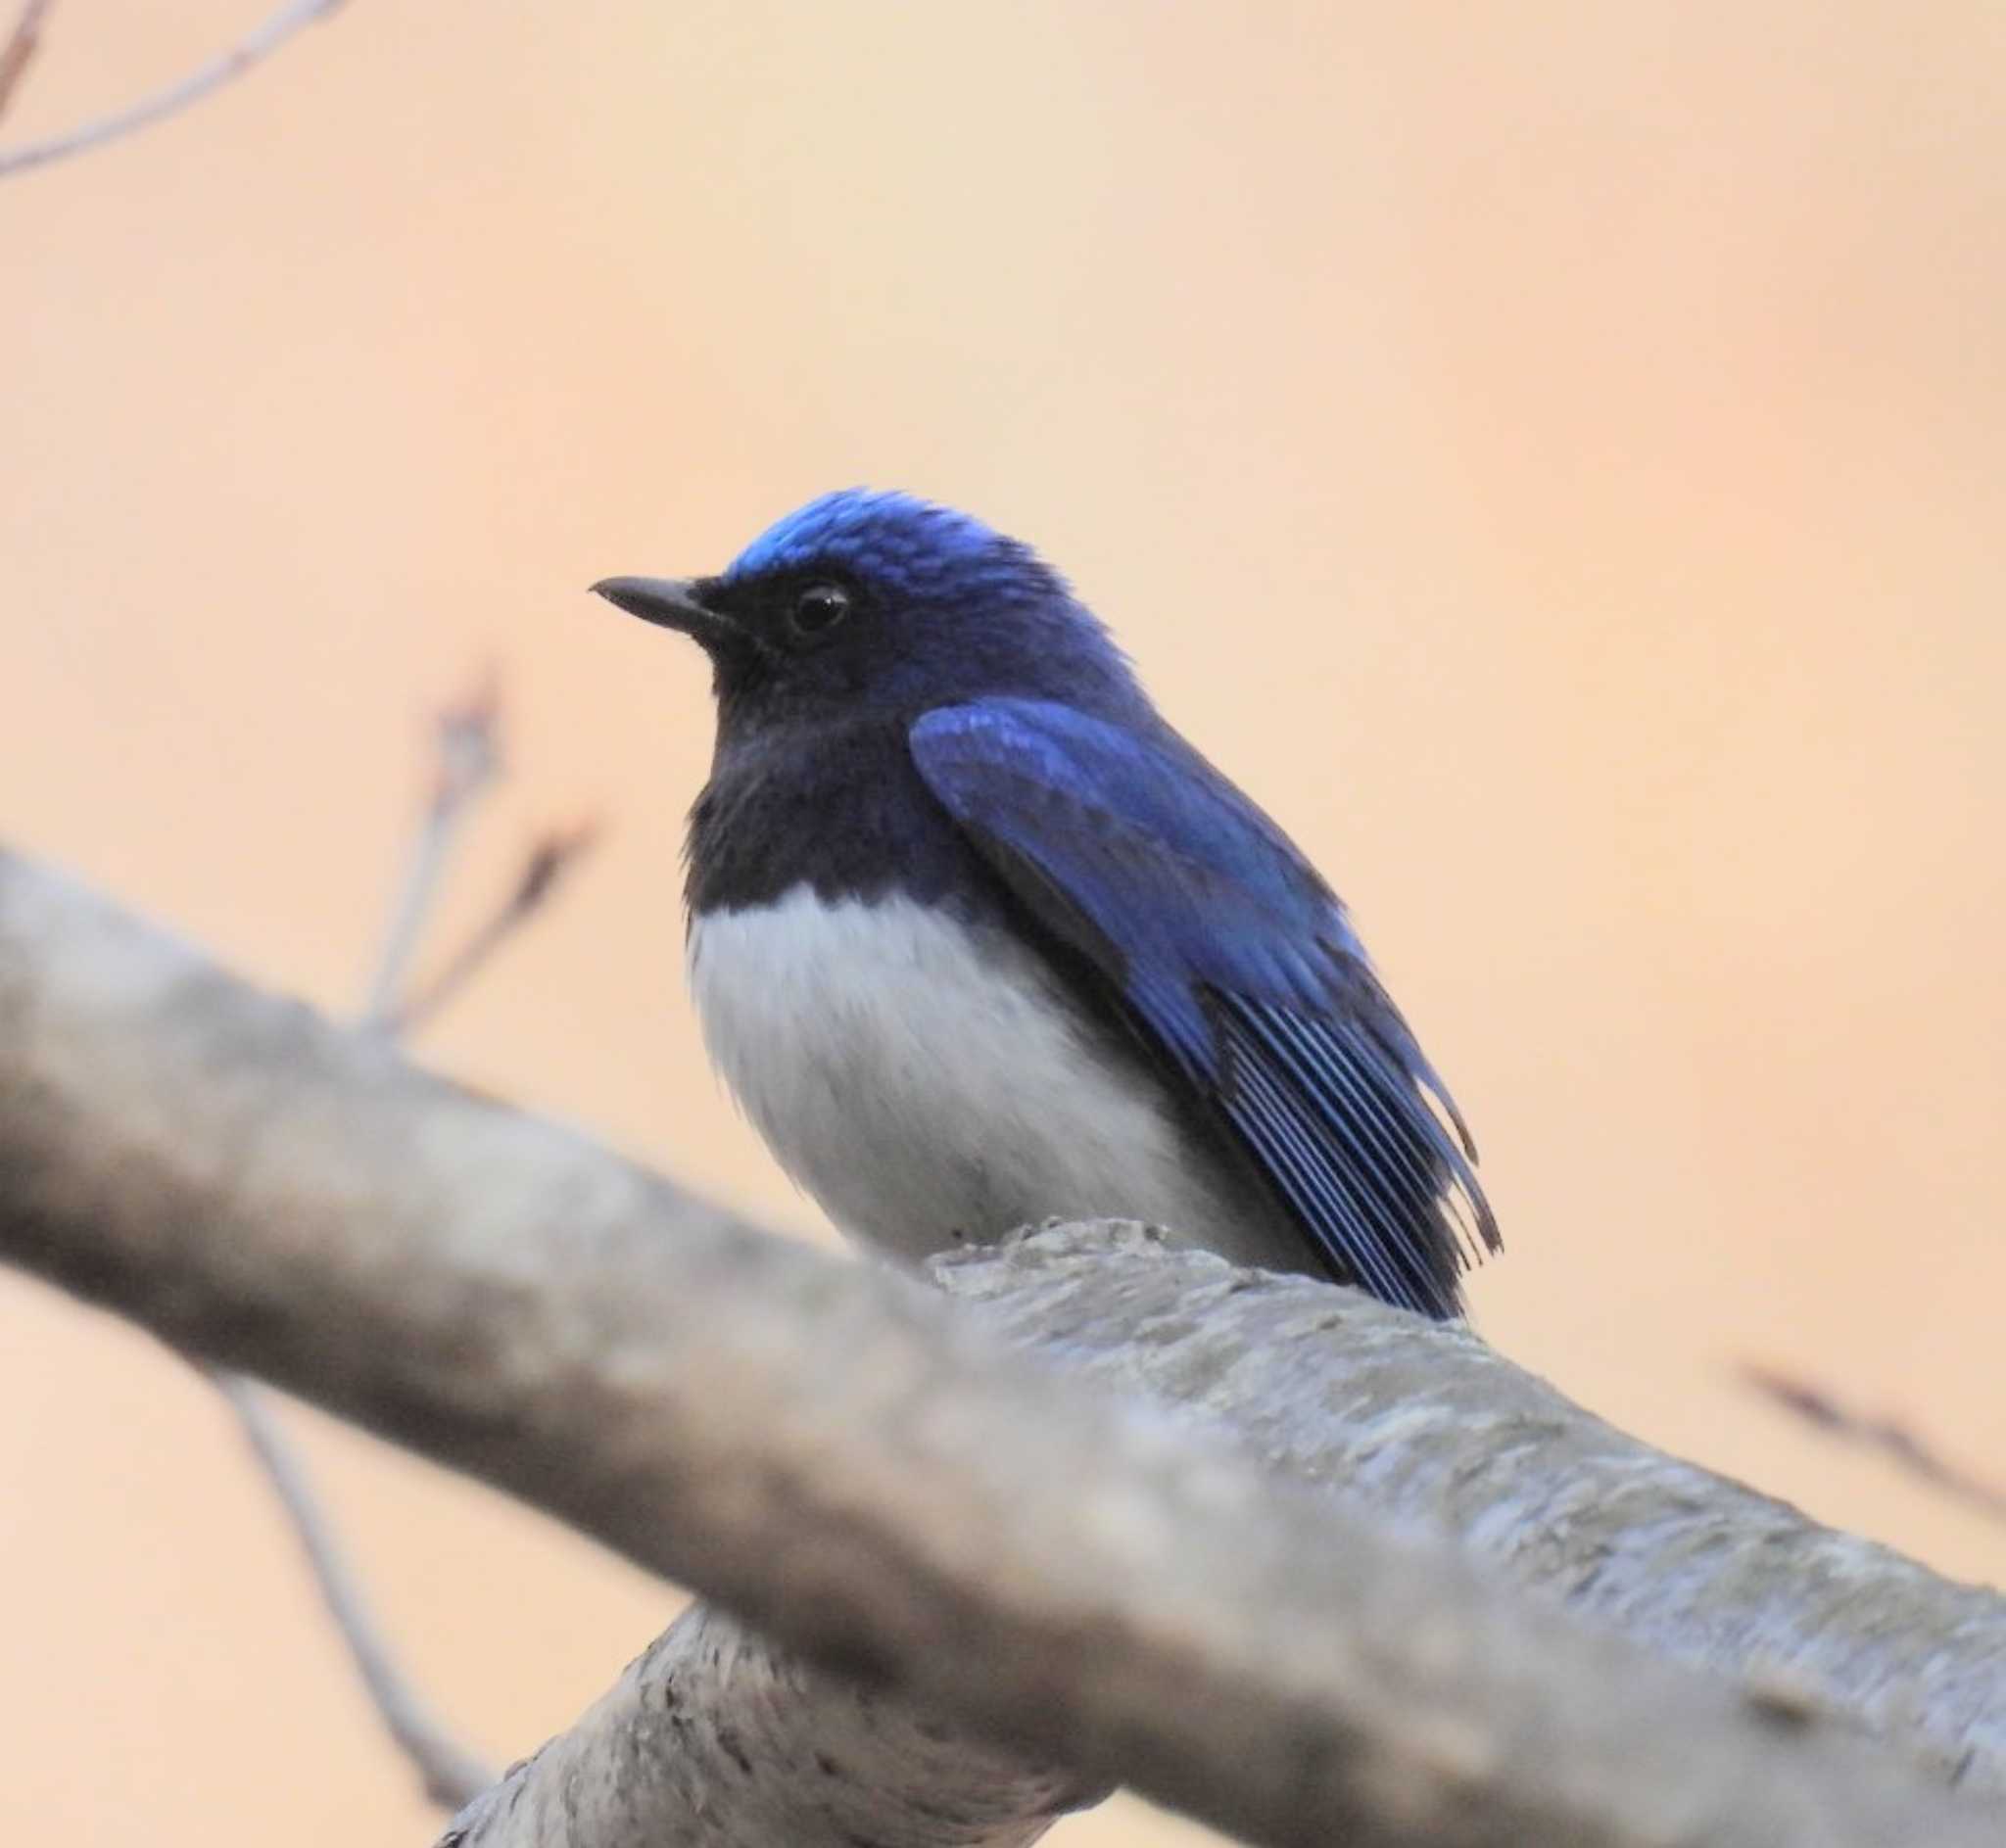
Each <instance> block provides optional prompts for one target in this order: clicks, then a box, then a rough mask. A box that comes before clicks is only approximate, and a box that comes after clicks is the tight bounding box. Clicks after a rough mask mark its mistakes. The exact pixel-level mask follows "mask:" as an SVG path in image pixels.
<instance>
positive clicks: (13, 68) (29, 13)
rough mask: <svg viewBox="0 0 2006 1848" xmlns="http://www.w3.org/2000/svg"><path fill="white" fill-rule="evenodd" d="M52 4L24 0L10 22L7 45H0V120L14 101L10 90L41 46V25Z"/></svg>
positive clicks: (51, 0)
mask: <svg viewBox="0 0 2006 1848" xmlns="http://www.w3.org/2000/svg"><path fill="white" fill-rule="evenodd" d="M55 3H56V0H26V4H25V5H24V6H23V7H22V9H21V14H20V17H19V18H18V19H16V21H15V22H14V30H13V31H11V32H9V33H8V34H7V43H6V44H4V45H0V116H4V115H6V114H7V105H8V104H9V103H11V102H12V101H13V100H14V86H15V85H16V84H18V83H19V82H20V81H21V79H22V75H23V73H24V71H26V70H27V68H28V64H29V62H30V61H31V60H32V59H33V57H34V55H35V49H36V47H37V46H38V45H40V44H41V42H42V22H43V21H44V20H45V19H47V18H48V15H49V9H50V8H51V7H52V6H54V5H55Z"/></svg>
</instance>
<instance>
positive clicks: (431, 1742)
mask: <svg viewBox="0 0 2006 1848" xmlns="http://www.w3.org/2000/svg"><path fill="white" fill-rule="evenodd" d="M203 1371H204V1373H205V1374H206V1376H207V1377H208V1379H209V1380H210V1382H211V1384H213V1385H214V1386H215V1389H216V1391H217V1392H219V1393H220V1394H221V1395H222V1396H223V1398H224V1399H225V1400H227V1401H228V1403H229V1406H230V1409H231V1410H232V1411H234V1412H235V1413H236V1414H237V1425H238V1428H239V1429H240V1430H241V1431H242V1432H243V1434H244V1441H245V1443H246V1444H248V1445H250V1446H251V1453H252V1455H253V1456H254V1457H256V1458H257V1460H258V1467H259V1468H260V1469H261V1470H263V1473H264V1477H265V1480H266V1481H267V1482H269V1483H270V1484H271V1487H272V1489H273V1491H274V1493H276V1494H277V1496H278V1498H279V1504H280V1506H281V1507H283V1508H284V1510H285V1513H286V1517H287V1519H288V1520H289V1521H290V1522H291V1524H292V1529H293V1532H294V1534H295V1535H297V1536H298V1537H299V1540H300V1545H301V1547H302V1548H303V1549H304V1551H305V1552H306V1555H307V1559H308V1563H309V1564H310V1566H311V1568H312V1572H313V1583H314V1584H315V1585H316V1586H317V1587H319V1590H320V1595H321V1597H322V1598H323V1599H324V1600H325V1601H326V1604H327V1613H328V1615H329V1616H330V1617H332V1618H333V1619H334V1626H335V1629H336V1630H337V1631H339V1632H340V1634H341V1637H342V1640H343V1641H344V1642H345V1643H347V1645H348V1650H349V1657H350V1659H351V1660H352V1661H353V1662H354V1663H355V1665H356V1670H357V1672H358V1674H359V1675H360V1676H361V1678H362V1685H363V1686H364V1687H365V1688H366V1689H367V1690H368V1695H369V1699H370V1701H371V1702H372V1704H373V1705H374V1706H375V1709H376V1712H377V1715H378V1717H379V1718H380V1719H381V1720H382V1722H383V1724H384V1726H385V1727H386V1728H387V1729H388V1730H389V1732H390V1736H391V1737H392V1738H393V1739H395V1740H396V1741H397V1743H398V1746H399V1747H400V1748H401V1749H402V1751H403V1752H404V1755H405V1756H406V1758H407V1759H409V1760H410V1762H411V1764H412V1765H413V1766H414V1767H415V1768H416V1770H417V1773H418V1776H419V1777H420V1778H421V1779H422V1780H423V1782H424V1786H425V1795H426V1796H427V1797H429V1798H430V1799H431V1800H432V1801H433V1802H434V1803H436V1804H438V1805H439V1807H440V1808H441V1809H443V1810H447V1811H454V1810H458V1809H460V1808H462V1807H463V1806H464V1805H466V1804H468V1803H471V1802H472V1801H473V1799H474V1798H475V1797H477V1796H479V1795H480V1793H481V1792H482V1791H483V1790H485V1789H487V1787H488V1786H489V1785H490V1784H492V1783H493V1782H494V1781H495V1774H494V1772H493V1771H492V1770H490V1769H489V1768H488V1766H486V1765H484V1764H483V1763H482V1762H481V1761H480V1760H479V1759H478V1758H476V1757H474V1755H473V1754H472V1753H471V1752H469V1751H467V1749H466V1748H465V1747H464V1746H462V1745H461V1744H460V1743H459V1741H458V1740H457V1739H455V1738H454V1737H453V1736H452V1734H451V1733H449V1732H448V1731H447V1730H446V1729H445V1728H444V1727H443V1726H442V1725H441V1724H440V1723H439V1721H438V1720H437V1719H436V1718H434V1716H433V1714H432V1712H431V1710H430V1709H429V1708H427V1707H426V1705H425V1704H424V1702H423V1701H422V1700H420V1699H419V1698H418V1696H417V1694H416V1692H415V1691H414V1690H413V1689H412V1687H411V1685H410V1683H409V1682H408V1681H407V1680H406V1678H405V1675H404V1672H403V1670H402V1669H401V1668H400V1667H399V1666H398V1664H397V1662H396V1660H395V1659H394V1658H393V1657H392V1655H391V1653H390V1650H389V1648H388V1646H387V1645H386V1644H385V1642H384V1640H383V1636H382V1633H381V1632H380V1631H379V1630H378V1629H377V1626H376V1620H375V1618H374V1616H373V1615H372V1614H371V1612H370V1610H369V1606H368V1602H367V1600H366V1599H365V1598H364V1597H363V1595H362V1588H361V1587H360V1585H359V1584H358V1583H357V1580H356V1576H355V1574H354V1573H352V1572H351V1571H350V1570H349V1568H348V1564H347V1562H346V1561H345V1560H344V1559H343V1558H342V1554H341V1548H340V1547H339V1546H338V1545H337V1544H336V1542H335V1539H334V1531H333V1528H332V1527H331V1525H330V1524H329V1522H328V1518H327V1511H326V1510H325V1509H324V1508H323V1507H322V1506H321V1505H320V1500H319V1497H318V1496H317V1495H315V1494H314V1493H313V1486H312V1484H311V1483H310V1482H309V1481H308V1479H307V1472H306V1470H305V1469H304V1468H303V1467H302V1466H301V1463H300V1459H299V1456H298V1453H297V1452H296V1451H295V1450H294V1449H293V1446H292V1444H291V1441H290V1440H289V1439H288V1438H287V1436H286V1434H285V1431H284V1429H283V1428H282V1427H281V1426H280V1424H279V1421H278V1417H277V1415H276V1413H275V1411H274V1409H273V1406H272V1403H271V1399H270V1397H269V1395H267V1394H266V1392H265V1391H264V1389H263V1387H262V1386H260V1385H258V1384H257V1382H256V1381H254V1380H250V1379H247V1378H246V1377H245V1376H244V1375H243V1374H241V1373H217V1372H214V1371H212V1370H210V1369H208V1368H205V1369H203Z"/></svg>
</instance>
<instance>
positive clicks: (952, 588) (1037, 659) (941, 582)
mask: <svg viewBox="0 0 2006 1848" xmlns="http://www.w3.org/2000/svg"><path fill="white" fill-rule="evenodd" d="M593 589H594V590H595V591H597V592H598V593H599V594H600V595H601V596H603V597H605V598H607V600H608V601H610V602H612V603H614V604H616V605H618V607H620V608H621V609H624V610H627V611H628V612H630V613H631V614H633V615H636V616H640V617H642V618H643V619H644V620H645V621H647V622H652V623H656V624H659V625H661V626H662V627H664V628H668V629H677V630H681V631H682V632H683V633H684V634H686V635H688V636H691V637H692V638H693V639H694V640H696V641H697V642H699V643H700V644H701V645H702V647H703V649H704V651H705V652H706V653H707V654H708V655H709V656H710V659H711V662H712V665H713V668H714V670H715V683H716V691H717V698H718V726H719V738H720V742H721V743H725V744H729V743H731V742H734V741H736V740H738V739H740V738H743V737H745V736H747V735H749V734H754V733H762V734H763V733H766V732H768V731H770V730H772V729H774V728H777V727H781V726H786V725H796V726H799V725H810V726H812V725H821V724H829V723H833V722H844V723H846V722H849V721H851V720H853V719H855V718H857V717H860V716H861V717H864V718H883V719H884V720H886V721H887V722H897V723H910V722H911V720H912V719H913V718H915V717H916V716H917V715H918V714H919V713H921V712H924V711H927V710H929V709H930V708H931V707H934V706H938V705H943V704H947V703H949V702H951V701H955V700H962V699H970V698H976V697H979V696H981V695H983V694H989V693H1016V694H1022V695H1027V696H1031V697H1043V698H1051V699H1066V700H1071V701H1074V702H1075V703H1078V704H1082V705H1091V704H1095V703H1100V702H1102V701H1104V700H1105V699H1108V698H1122V699H1127V698H1133V697H1136V696H1137V695H1135V693H1134V689H1133V683H1132V682H1131V681H1130V679H1129V677H1128V673H1127V669H1126V665H1125V663H1124V662H1123V661H1122V657H1121V654H1120V652H1119V650H1117V649H1116V648H1115V647H1114V645H1113V643H1112V642H1110V641H1109V640H1108V639H1107V635H1106V632H1105V631H1104V630H1102V628H1101V627H1100V625H1099V624H1098V623H1096V622H1095V621H1094V620H1093V618H1092V617H1091V616H1089V615H1087V613H1086V612H1085V611H1084V610H1083V609H1081V608H1080V607H1079V605H1078V604H1077V603H1075V601H1074V599H1073V597H1072V595H1071V593H1070V592H1068V591H1067V589H1066V586H1065V584H1064V583H1063V582H1062V581H1061V580H1060V579H1059V577H1058V576H1057V575H1056V574H1055V573H1054V572H1052V571H1051V570H1050V569H1049V567H1047V566H1046V565H1044V564H1043V563H1041V562H1040V561H1039V560H1038V559H1037V557H1036V556H1035V555H1034V554H1033V553H1032V552H1031V551H1030V550H1029V549H1028V548H1027V547H1026V546H1024V545H1019V544H1017V542H1016V541H1014V540H1010V539H1006V538H1004V537H1003V536H1002V535H1000V534H997V533H994V532H991V531H990V530H989V529H988V528H987V527H984V526H981V525H979V523H978V522H976V521H974V520H971V519H969V518H968V517H967V516H965V515H961V514H955V513H951V512H949V511H948V510H947V509H945V508H940V507H934V506H931V505H930V504H928V503H927V502H925V501H917V500H913V499H911V498H908V497H906V496H902V495H867V494H863V493H860V492H850V493H845V494H840V495H835V496H826V497H824V498H823V499H822V500H819V501H814V502H811V503H810V504H809V505H808V506H807V507H804V508H802V509H801V510H800V511H799V512H798V513H795V514H790V515H789V516H788V518H787V519H786V520H783V521H782V522H780V524H779V525H777V526H776V527H774V528H773V529H771V531H769V532H768V533H766V534H765V535H763V536H762V537H761V538H760V539H758V540H756V541H755V542H754V543H753V544H752V545H750V546H748V547H747V548H746V550H745V551H744V552H743V553H742V554H741V555H740V557H739V559H738V560H737V561H736V562H735V563H734V564H733V565H732V566H731V568H730V569H729V570H727V571H725V572H724V573H722V574H721V575H719V576H717V577H712V578H676V579H669V578H607V579H605V580H604V581H603V582H601V583H598V584H596V585H594V586H593Z"/></svg>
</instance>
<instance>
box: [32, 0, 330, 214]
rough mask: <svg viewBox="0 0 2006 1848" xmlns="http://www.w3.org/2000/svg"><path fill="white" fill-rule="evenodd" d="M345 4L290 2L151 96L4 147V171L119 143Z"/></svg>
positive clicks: (259, 61) (195, 100)
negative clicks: (74, 125)
mask: <svg viewBox="0 0 2006 1848" xmlns="http://www.w3.org/2000/svg"><path fill="white" fill-rule="evenodd" d="M342 3H343V0H286V4H285V5H284V6H282V7H280V8H279V9H278V10H277V11H276V12H275V13H272V14H270V15H269V16H268V17H267V18H266V19H265V20H264V21H263V24H259V25H256V26H254V27H253V28H252V29H251V31H250V32H249V33H247V34H246V35H245V36H244V37H243V38H241V39H239V40H238V41H237V42H236V44H234V45H232V46H231V47H230V48H229V50H227V51H225V52H220V53H218V54H217V55H216V56H215V57H214V58H212V59H210V60H209V61H208V63H206V64H204V65H201V66H199V67H197V69H195V70H193V71H190V72H189V73H188V74H187V75H186V76H185V77H180V78H177V79H176V80H175V81H174V82H172V83H169V84H168V85H167V87H166V88H165V89H160V90H156V91H154V93H153V94H152V95H151V96H143V97H141V98H140V99H139V101H138V102H136V103H128V104H127V105H126V106H125V107H124V108H123V109H117V110H114V111H112V113H111V114H110V115H108V116H100V117H98V118H96V119H95V120H94V121H87V122H83V123H81V124H79V125H78V126H77V127H74V128H66V129H64V130H63V131H62V133H60V134H55V135H50V136H48V137H47V138H46V139H44V140H41V141H24V142H23V143H22V144H21V146H20V147H18V148H0V174H7V173H21V172H24V171H26V169H27V168H29V167H31V166H47V165H48V163H50V162H51V161H61V160H65V159H67V158H68V157H69V156H70V155H72V154H81V153H82V152H83V151H84V150H85V149H87V148H98V147H103V146H104V145H105V143H106V142H108V141H118V140H119V139H121V138H122V137H124V136H126V135H129V134H131V133H132V132H133V131H134V130H135V129H140V128H144V127H146V126H147V125H148V124H149V123H152V122H157V121H162V120H165V119H166V118H167V117H169V116H176V115H179V114H180V112H181V111H182V110H184V109H186V108H187V107H188V106H189V105H190V104H191V103H198V102H200V101H201V100H202V99H203V98H204V97H205V96H207V95H209V93H210V92H211V91H212V90H218V89H221V88H222V86H223V85H224V84H225V83H227V82H229V80H230V79H231V78H232V77H240V76H242V75H243V74H244V72H245V71H249V70H250V69H251V68H252V66H254V65H258V64H262V63H263V61H264V60H265V59H266V58H268V57H270V56H271V54H272V53H273V52H275V51H276V50H277V49H278V48H279V47H280V46H281V45H282V44H284V43H285V41H286V40H287V39H289V38H291V37H292V35H293V34H294V33H295V32H297V31H299V30H300V28H301V27H302V26H305V25H310V24H312V23H313V22H314V21H315V20H324V19H326V18H327V17H328V16H329V15H330V14H332V13H334V12H335V11H337V10H338V9H339V8H340V7H341V5H342ZM20 29H21V28H20V27H19V26H17V27H16V28H15V30H16V36H17V37H18V36H19V34H20ZM24 62H25V60H24ZM17 74H18V73H17Z"/></svg>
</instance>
